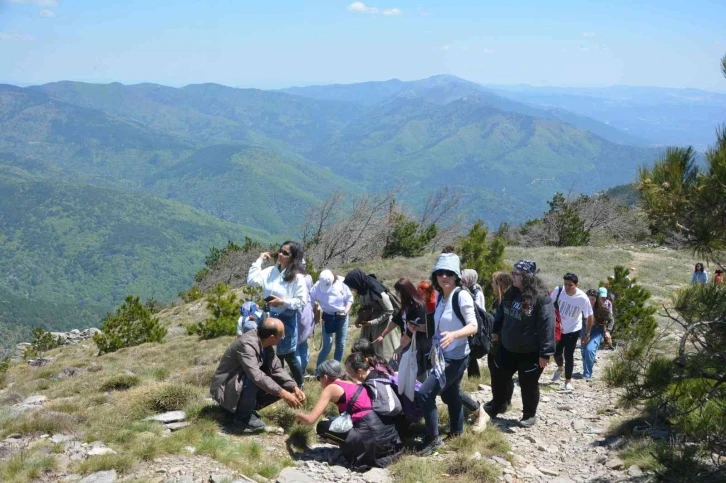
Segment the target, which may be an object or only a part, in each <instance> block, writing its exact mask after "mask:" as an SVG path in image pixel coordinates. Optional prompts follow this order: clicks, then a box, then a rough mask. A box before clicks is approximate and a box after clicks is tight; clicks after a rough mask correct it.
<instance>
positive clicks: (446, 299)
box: [418, 253, 478, 456]
mask: <svg viewBox="0 0 726 483" xmlns="http://www.w3.org/2000/svg"><path fill="white" fill-rule="evenodd" d="M431 283H432V285H433V286H434V287H435V288H436V290H437V291H438V292H439V293H440V294H441V296H440V297H439V300H438V302H437V304H436V311H435V312H434V335H433V340H432V344H431V352H430V357H431V365H432V367H433V370H432V371H431V373H430V374H429V376H428V377H427V378H426V380H425V381H424V382H423V384H422V385H421V389H420V390H419V392H418V397H419V400H420V403H421V407H422V408H423V412H424V420H425V424H426V437H425V439H424V445H425V447H424V449H423V450H422V452H421V454H422V455H423V456H426V455H430V454H432V453H433V452H434V451H436V449H437V448H439V447H441V446H442V445H443V444H444V443H443V440H442V439H441V437H439V413H438V410H437V409H436V396H438V395H439V394H441V399H442V400H443V401H444V403H446V405H447V406H448V408H449V421H450V423H449V432H450V434H451V435H453V436H457V435H459V434H461V433H463V432H464V408H463V405H462V402H461V394H460V390H461V378H462V376H463V375H464V370H465V369H466V367H467V365H468V364H469V352H470V349H469V340H468V337H469V336H470V335H473V334H475V333H476V331H477V329H478V326H477V321H476V313H475V312H474V299H473V298H472V297H471V294H469V292H467V291H465V290H461V288H460V286H461V270H460V265H459V257H458V256H457V255H456V254H454V253H442V254H441V255H439V258H438V260H437V261H436V265H435V266H434V269H433V271H432V274H431ZM454 297H458V302H459V308H460V309H461V315H462V317H463V318H464V320H463V321H462V320H459V317H457V316H456V313H455V312H454V308H453V303H452V300H453V298H454Z"/></svg>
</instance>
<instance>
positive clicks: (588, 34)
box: [582, 32, 595, 37]
mask: <svg viewBox="0 0 726 483" xmlns="http://www.w3.org/2000/svg"><path fill="white" fill-rule="evenodd" d="M582 36H583V37H594V36H595V32H582Z"/></svg>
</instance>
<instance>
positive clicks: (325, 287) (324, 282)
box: [310, 270, 353, 367]
mask: <svg viewBox="0 0 726 483" xmlns="http://www.w3.org/2000/svg"><path fill="white" fill-rule="evenodd" d="M310 301H311V302H312V303H317V304H318V305H319V306H320V310H321V311H322V313H323V348H322V349H320V353H319V354H318V362H317V367H320V364H322V363H323V361H324V360H325V359H327V358H328V354H330V349H331V348H332V347H333V335H335V354H334V355H333V358H334V359H335V360H336V361H338V362H342V361H343V352H345V338H346V336H347V334H348V313H349V312H350V308H351V307H352V306H353V294H352V292H351V291H350V289H349V288H348V286H347V285H346V284H344V283H343V278H342V277H338V276H336V275H335V274H334V273H333V272H331V271H330V270H323V271H322V272H320V277H319V278H318V281H317V283H315V285H313V288H312V290H310Z"/></svg>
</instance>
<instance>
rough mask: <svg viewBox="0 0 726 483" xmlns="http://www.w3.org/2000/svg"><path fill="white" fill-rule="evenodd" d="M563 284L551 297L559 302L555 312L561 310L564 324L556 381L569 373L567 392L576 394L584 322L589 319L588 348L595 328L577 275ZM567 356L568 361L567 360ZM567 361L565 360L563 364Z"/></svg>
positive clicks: (585, 338) (588, 303)
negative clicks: (575, 376)
mask: <svg viewBox="0 0 726 483" xmlns="http://www.w3.org/2000/svg"><path fill="white" fill-rule="evenodd" d="M563 282H564V283H563V284H562V285H561V286H559V287H557V288H555V289H554V290H553V291H552V294H551V295H550V296H551V297H552V300H554V301H555V309H556V310H559V312H560V318H561V320H562V336H561V338H560V340H559V341H558V342H557V349H556V351H555V362H556V363H557V369H556V370H555V373H554V374H553V375H552V380H553V381H559V380H560V378H561V377H562V373H563V372H564V373H565V387H564V389H565V390H566V391H572V390H573V389H574V388H573V386H572V371H573V368H574V367H575V347H576V346H577V339H579V338H580V332H581V331H582V318H583V316H584V317H585V318H587V331H586V333H585V335H583V336H582V343H583V344H587V339H588V337H589V336H588V335H587V334H589V333H590V329H591V328H592V322H593V318H592V306H591V305H590V299H589V298H588V297H587V295H586V294H585V292H583V291H582V290H580V289H579V288H577V284H578V282H579V279H578V278H577V275H575V274H574V273H566V274H565V276H564V277H563ZM563 354H564V358H563ZM563 359H564V360H563Z"/></svg>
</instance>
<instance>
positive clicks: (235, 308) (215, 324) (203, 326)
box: [187, 283, 239, 339]
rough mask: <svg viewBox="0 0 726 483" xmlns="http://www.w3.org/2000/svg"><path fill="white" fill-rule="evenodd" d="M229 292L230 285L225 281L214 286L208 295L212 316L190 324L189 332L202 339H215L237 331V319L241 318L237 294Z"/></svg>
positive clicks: (209, 309)
mask: <svg viewBox="0 0 726 483" xmlns="http://www.w3.org/2000/svg"><path fill="white" fill-rule="evenodd" d="M227 292H229V287H228V286H226V285H225V284H223V283H220V284H218V285H217V286H216V287H215V288H214V290H213V291H212V293H210V294H209V295H208V296H207V310H208V311H209V312H210V314H211V317H208V318H207V319H206V320H205V321H204V322H199V323H198V324H193V325H190V326H188V327H187V332H188V333H189V334H196V335H199V337H200V338H202V339H213V338H215V337H222V336H225V335H227V336H228V335H235V334H236V333H237V319H238V318H239V304H238V302H237V295H236V294H234V293H232V292H230V293H227Z"/></svg>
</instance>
